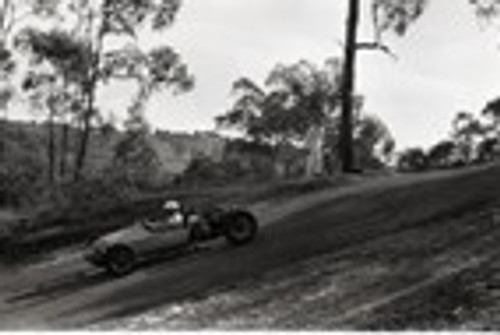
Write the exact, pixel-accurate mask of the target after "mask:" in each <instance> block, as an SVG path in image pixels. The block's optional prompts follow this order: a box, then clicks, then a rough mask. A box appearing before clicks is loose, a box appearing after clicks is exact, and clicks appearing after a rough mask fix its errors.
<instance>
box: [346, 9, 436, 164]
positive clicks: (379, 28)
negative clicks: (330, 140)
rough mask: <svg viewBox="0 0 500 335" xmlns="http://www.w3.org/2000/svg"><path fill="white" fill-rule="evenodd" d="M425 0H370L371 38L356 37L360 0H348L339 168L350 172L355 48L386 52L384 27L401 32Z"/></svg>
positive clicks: (388, 51)
mask: <svg viewBox="0 0 500 335" xmlns="http://www.w3.org/2000/svg"><path fill="white" fill-rule="evenodd" d="M426 3H427V1H426V0H406V1H400V0H373V1H372V17H373V25H374V40H373V41H370V42H359V41H358V26H359V23H360V11H361V6H360V5H361V1H360V0H348V13H347V21H346V30H345V34H346V35H345V46H344V57H343V59H344V66H343V71H342V73H343V75H342V77H343V85H342V91H341V101H342V103H341V105H342V113H341V122H340V129H341V130H340V141H339V146H340V149H339V152H340V156H341V160H342V170H343V171H344V172H351V171H353V170H354V165H353V96H354V90H355V77H356V58H357V52H358V51H359V50H363V49H365V50H381V51H383V52H386V53H390V49H389V48H388V47H387V46H385V45H384V44H383V43H382V39H381V38H382V35H383V33H385V32H386V31H394V32H396V33H397V34H398V35H404V34H405V32H406V31H407V29H408V27H409V25H410V24H411V23H412V22H414V21H415V20H417V19H418V18H419V17H420V15H421V14H422V12H423V9H424V7H425V5H426Z"/></svg>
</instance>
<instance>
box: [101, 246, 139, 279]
mask: <svg viewBox="0 0 500 335" xmlns="http://www.w3.org/2000/svg"><path fill="white" fill-rule="evenodd" d="M135 265H136V256H135V253H134V251H133V250H132V249H130V248H129V247H127V246H122V245H120V246H114V247H112V248H110V249H109V250H108V251H107V252H106V270H107V271H108V272H109V273H111V274H112V275H114V276H118V277H121V276H125V275H127V274H129V273H131V272H132V271H133V270H134V268H135Z"/></svg>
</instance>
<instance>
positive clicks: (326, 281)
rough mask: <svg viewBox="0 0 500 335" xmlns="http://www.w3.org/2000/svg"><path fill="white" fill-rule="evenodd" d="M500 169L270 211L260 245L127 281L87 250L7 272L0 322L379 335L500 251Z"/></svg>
mask: <svg viewBox="0 0 500 335" xmlns="http://www.w3.org/2000/svg"><path fill="white" fill-rule="evenodd" d="M499 172H500V168H498V167H485V168H477V169H473V170H469V171H459V172H445V173H434V174H429V175H421V176H404V177H396V178H391V179H385V180H376V181H373V182H369V183H367V184H365V185H362V186H356V187H354V188H346V189H343V190H340V191H336V192H322V193H319V194H315V195H309V196H306V197H304V198H301V199H296V200H293V201H292V202H287V203H282V204H272V205H269V204H267V205H266V204H262V205H260V206H257V207H256V211H257V212H258V213H260V215H261V216H262V217H263V221H264V223H266V225H265V227H264V229H263V230H262V234H261V236H260V237H259V238H258V239H257V240H256V241H255V243H253V244H252V245H248V246H245V247H242V248H227V247H225V246H222V245H220V246H219V245H216V246H214V247H212V248H210V249H209V250H205V251H203V252H200V253H197V254H192V255H186V256H184V257H179V258H176V259H171V260H164V261H162V262H158V263H154V264H150V265H147V266H144V267H143V268H142V269H141V270H140V271H138V272H136V273H134V274H132V275H130V276H128V277H125V278H121V279H113V278H110V277H108V276H106V275H105V274H103V273H100V272H98V271H96V270H94V269H92V268H90V267H89V266H88V265H86V264H85V263H84V262H83V261H82V260H81V259H80V258H79V255H78V253H75V254H73V255H68V256H67V257H66V258H64V259H62V260H61V261H58V262H51V263H46V264H39V265H36V266H32V267H28V268H23V269H18V270H9V271H8V272H4V273H3V274H2V276H1V278H0V324H1V325H2V326H1V327H2V329H67V328H81V327H86V326H88V325H90V324H93V323H96V322H97V323H100V322H105V324H106V321H108V320H110V319H111V320H112V319H115V318H117V317H120V316H127V315H135V314H138V313H141V312H145V311H151V310H153V311H154V313H155V314H154V315H157V316H158V318H157V323H156V325H157V326H158V327H169V328H183V329H196V328H224V329H227V328H230V329H233V328H268V327H272V328H294V329H296V328H300V329H303V328H317V329H325V328H326V329H339V328H342V329H346V328H361V329H363V328H373V327H376V326H377V324H383V322H382V321H381V320H382V319H383V318H384V317H386V316H387V315H389V314H390V313H389V312H388V310H387V308H389V307H387V306H393V305H395V304H397V303H398V301H400V300H401V299H403V300H404V299H406V298H407V297H408V296H414V295H418V294H420V293H421V292H424V291H425V290H426V289H428V287H432V286H433V285H435V284H436V283H439V282H442V281H445V280H447V279H448V278H450V277H453V276H455V275H456V274H458V273H461V272H463V271H466V270H468V269H471V268H474V267H477V266H478V265H479V264H481V263H482V262H486V261H488V260H489V259H490V258H491V257H494V256H496V254H497V252H498V250H497V249H498V248H499V247H498V245H500V244H499V243H498V242H499V238H500V231H499V229H498V228H499V227H497V225H496V224H495V223H494V222H493V221H492V220H490V217H489V216H488V214H487V213H488V210H489V209H491V208H494V207H495V206H496V205H498V203H499V200H500V189H498V188H496V187H495V185H500V173H499ZM284 213H286V215H285V214H284ZM270 223H272V224H270ZM231 287H233V289H231ZM214 289H217V290H219V293H217V292H215V291H214ZM220 290H222V291H220ZM186 299H187V300H186ZM179 306H181V307H182V306H183V307H182V308H184V309H182V308H181V309H179V308H180V307H179ZM186 306H187V307H190V308H191V309H190V312H185V311H186V309H185V307H186ZM381 309H386V312H387V313H382V315H380V314H377V311H380V310H381ZM183 311H184V312H183ZM193 311H194V312H193ZM271 311H272V312H271ZM169 313H170V314H169ZM172 313H173V314H172ZM140 320H142V319H140ZM112 324H113V323H111V324H109V323H108V326H109V325H112ZM139 324H140V323H139ZM115 325H116V324H115ZM118 325H119V326H121V327H123V324H120V323H118ZM136 325H137V323H136ZM143 325H144V326H147V327H150V328H154V323H151V322H150V323H146V324H143ZM110 327H112V326H110ZM138 328H139V329H140V327H138Z"/></svg>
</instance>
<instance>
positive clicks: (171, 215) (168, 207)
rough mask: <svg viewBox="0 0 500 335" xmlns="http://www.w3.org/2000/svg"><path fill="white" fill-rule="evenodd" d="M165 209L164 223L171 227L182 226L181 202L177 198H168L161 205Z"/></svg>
mask: <svg viewBox="0 0 500 335" xmlns="http://www.w3.org/2000/svg"><path fill="white" fill-rule="evenodd" d="M163 210H164V211H165V214H166V215H165V216H166V217H165V223H166V224H167V225H168V226H169V227H172V228H181V227H183V226H184V214H183V213H182V209H181V204H180V203H179V201H177V200H168V201H166V202H165V204H164V205H163Z"/></svg>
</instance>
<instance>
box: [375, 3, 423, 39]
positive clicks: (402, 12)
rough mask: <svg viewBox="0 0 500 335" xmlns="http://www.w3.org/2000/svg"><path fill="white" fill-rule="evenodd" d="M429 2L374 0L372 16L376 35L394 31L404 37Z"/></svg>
mask: <svg viewBox="0 0 500 335" xmlns="http://www.w3.org/2000/svg"><path fill="white" fill-rule="evenodd" d="M427 3H428V1H427V0H403V1H401V0H373V2H372V16H373V21H374V27H375V30H376V34H377V35H380V34H382V33H384V32H386V31H394V32H395V33H397V34H398V35H403V34H405V33H406V31H407V30H408V27H409V26H410V25H411V24H412V23H413V22H414V21H416V20H417V19H418V18H419V17H420V16H421V15H422V14H423V12H424V9H425V7H426V6H427Z"/></svg>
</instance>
